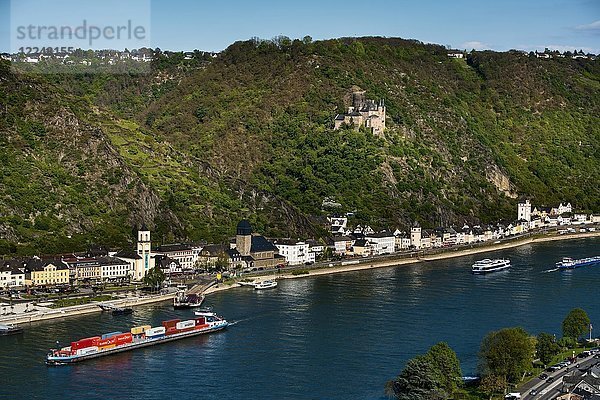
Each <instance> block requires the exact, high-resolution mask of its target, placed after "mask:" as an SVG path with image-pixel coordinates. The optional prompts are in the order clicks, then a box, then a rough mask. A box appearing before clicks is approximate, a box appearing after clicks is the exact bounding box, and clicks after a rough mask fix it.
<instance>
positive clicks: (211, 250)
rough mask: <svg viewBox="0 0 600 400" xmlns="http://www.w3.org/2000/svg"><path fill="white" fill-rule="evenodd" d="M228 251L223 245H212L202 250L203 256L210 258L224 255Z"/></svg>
mask: <svg viewBox="0 0 600 400" xmlns="http://www.w3.org/2000/svg"><path fill="white" fill-rule="evenodd" d="M226 250H227V249H226V248H225V246H223V245H222V244H211V245H208V246H204V248H203V249H202V254H207V253H208V256H210V257H216V256H218V255H219V254H221V253H224V252H225V251H226Z"/></svg>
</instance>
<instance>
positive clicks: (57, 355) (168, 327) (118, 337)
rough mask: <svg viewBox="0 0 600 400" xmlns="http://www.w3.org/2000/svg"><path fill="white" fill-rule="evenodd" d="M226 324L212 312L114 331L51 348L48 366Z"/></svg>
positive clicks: (184, 336) (65, 363)
mask: <svg viewBox="0 0 600 400" xmlns="http://www.w3.org/2000/svg"><path fill="white" fill-rule="evenodd" d="M228 325H229V323H228V322H227V321H226V320H225V319H223V318H221V317H219V316H217V315H216V314H215V313H206V314H204V315H202V316H200V317H196V318H194V319H190V320H187V321H181V320H179V319H174V320H170V321H164V322H163V323H162V326H159V327H155V328H153V327H151V326H149V325H148V326H138V327H134V328H131V330H130V331H129V332H127V333H122V332H113V333H107V334H105V335H102V336H94V337H91V338H85V339H80V340H78V341H76V342H72V343H71V345H70V346H68V347H63V348H62V349H60V350H58V349H52V350H50V352H49V353H48V355H47V356H46V364H48V365H68V364H73V363H77V362H81V361H86V360H90V359H93V358H98V357H104V356H108V355H111V354H116V353H122V352H125V351H131V350H135V349H139V348H142V347H149V346H154V345H157V344H162V343H167V342H172V341H175V340H179V339H185V338H188V337H192V336H198V335H203V334H207V333H212V332H217V331H220V330H223V329H225V328H227V326H228Z"/></svg>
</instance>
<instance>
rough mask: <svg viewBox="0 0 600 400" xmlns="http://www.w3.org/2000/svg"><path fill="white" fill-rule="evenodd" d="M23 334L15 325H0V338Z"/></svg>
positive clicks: (21, 329)
mask: <svg viewBox="0 0 600 400" xmlns="http://www.w3.org/2000/svg"><path fill="white" fill-rule="evenodd" d="M21 333H23V328H21V327H18V326H15V325H0V336H11V335H19V334H21Z"/></svg>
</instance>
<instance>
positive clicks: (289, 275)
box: [204, 232, 600, 294]
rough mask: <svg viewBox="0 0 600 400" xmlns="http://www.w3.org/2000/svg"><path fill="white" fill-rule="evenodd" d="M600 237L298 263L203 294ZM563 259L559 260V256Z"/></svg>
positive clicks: (532, 239) (550, 237) (551, 236)
mask: <svg viewBox="0 0 600 400" xmlns="http://www.w3.org/2000/svg"><path fill="white" fill-rule="evenodd" d="M594 237H600V232H586V233H576V234H569V235H560V234H558V233H548V234H543V233H540V234H535V235H530V236H526V237H519V238H514V239H505V240H503V241H500V242H499V243H498V242H493V243H483V244H479V245H473V246H471V247H465V246H456V247H451V248H445V249H433V250H432V251H429V252H428V251H421V252H415V253H410V254H406V253H402V254H398V255H396V256H387V257H385V258H366V259H362V258H357V259H348V260H344V261H341V262H336V263H335V264H331V265H332V266H329V265H316V266H313V267H305V266H298V268H297V269H295V270H286V271H285V272H282V273H278V271H270V272H269V273H265V274H259V275H252V276H242V277H240V278H236V279H234V280H230V281H227V282H225V283H220V284H218V285H215V286H212V287H210V288H209V289H207V290H206V291H205V292H204V294H211V293H216V292H220V291H223V290H229V289H234V288H239V287H241V285H239V284H238V283H237V282H238V281H239V280H241V279H252V280H254V281H255V282H262V281H265V280H269V279H274V278H275V279H278V280H279V279H299V278H307V277H314V276H320V275H330V274H339V273H344V272H353V271H363V270H369V269H376V268H387V267H396V266H398V267H400V266H403V265H410V264H415V263H424V262H430V261H438V260H445V259H451V258H457V257H465V256H470V255H474V254H482V253H489V252H496V251H501V250H506V249H511V248H515V247H520V246H525V245H528V244H533V243H544V242H554V241H568V240H573V239H585V238H594ZM557 261H560V260H557Z"/></svg>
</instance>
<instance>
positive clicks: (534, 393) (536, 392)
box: [529, 389, 538, 396]
mask: <svg viewBox="0 0 600 400" xmlns="http://www.w3.org/2000/svg"><path fill="white" fill-rule="evenodd" d="M537 394H538V391H537V390H536V389H531V391H530V392H529V395H530V396H535V395H537Z"/></svg>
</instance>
